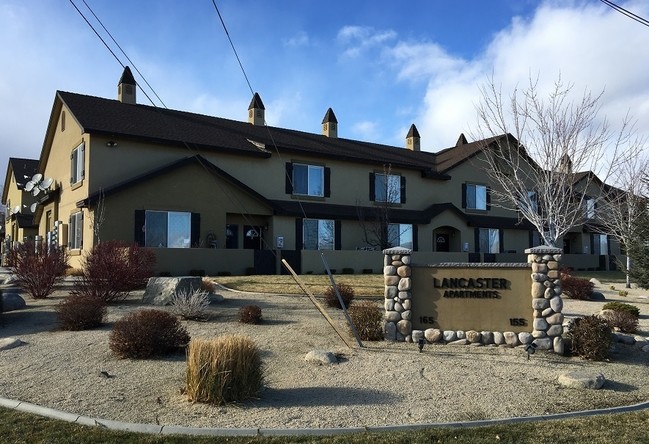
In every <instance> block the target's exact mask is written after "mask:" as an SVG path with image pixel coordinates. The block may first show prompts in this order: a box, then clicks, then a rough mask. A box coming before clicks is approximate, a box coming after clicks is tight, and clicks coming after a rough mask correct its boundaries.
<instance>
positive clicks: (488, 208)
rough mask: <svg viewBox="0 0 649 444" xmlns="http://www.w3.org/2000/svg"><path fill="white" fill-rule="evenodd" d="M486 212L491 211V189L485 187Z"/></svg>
mask: <svg viewBox="0 0 649 444" xmlns="http://www.w3.org/2000/svg"><path fill="white" fill-rule="evenodd" d="M487 210H491V188H489V187H487Z"/></svg>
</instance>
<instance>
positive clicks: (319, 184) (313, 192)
mask: <svg viewBox="0 0 649 444" xmlns="http://www.w3.org/2000/svg"><path fill="white" fill-rule="evenodd" d="M329 177H330V169H329V168H326V167H324V166H322V165H310V164H306V163H294V162H287V163H286V193H287V194H293V195H299V196H311V197H329V195H330V184H329V182H330V179H329Z"/></svg>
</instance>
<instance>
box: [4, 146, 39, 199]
mask: <svg viewBox="0 0 649 444" xmlns="http://www.w3.org/2000/svg"><path fill="white" fill-rule="evenodd" d="M37 172H38V160H37V159H22V158H19V157H10V158H9V163H8V164H7V174H6V177H5V183H4V188H3V190H2V202H4V203H6V202H7V196H8V194H9V184H10V183H11V174H12V173H13V175H14V178H15V180H16V186H17V187H18V189H19V190H22V189H23V188H24V187H25V184H26V183H27V181H29V180H30V179H31V178H32V176H33V175H34V174H36V173H37Z"/></svg>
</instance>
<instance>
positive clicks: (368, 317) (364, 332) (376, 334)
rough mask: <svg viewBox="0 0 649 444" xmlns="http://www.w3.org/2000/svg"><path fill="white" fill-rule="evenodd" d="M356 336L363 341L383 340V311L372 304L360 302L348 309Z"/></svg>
mask: <svg viewBox="0 0 649 444" xmlns="http://www.w3.org/2000/svg"><path fill="white" fill-rule="evenodd" d="M349 317H350V318H351V319H352V322H353V323H354V326H355V327H356V331H357V332H358V335H359V336H360V337H361V340H363V341H380V340H382V339H383V325H382V322H383V311H382V310H381V308H379V307H378V306H377V305H376V304H375V303H374V302H371V301H362V302H361V303H360V304H354V305H352V306H351V307H350V308H349Z"/></svg>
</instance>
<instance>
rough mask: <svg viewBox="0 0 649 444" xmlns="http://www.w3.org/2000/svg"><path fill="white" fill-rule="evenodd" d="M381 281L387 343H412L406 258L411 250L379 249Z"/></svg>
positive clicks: (410, 286) (407, 258) (407, 259)
mask: <svg viewBox="0 0 649 444" xmlns="http://www.w3.org/2000/svg"><path fill="white" fill-rule="evenodd" d="M383 255H384V258H383V279H384V283H385V303H384V305H385V328H384V337H385V339H386V340H388V341H407V342H412V322H411V316H412V312H411V311H410V307H411V304H412V281H411V278H410V274H411V269H410V259H411V256H412V250H409V249H407V248H388V249H386V250H383Z"/></svg>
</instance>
